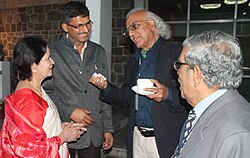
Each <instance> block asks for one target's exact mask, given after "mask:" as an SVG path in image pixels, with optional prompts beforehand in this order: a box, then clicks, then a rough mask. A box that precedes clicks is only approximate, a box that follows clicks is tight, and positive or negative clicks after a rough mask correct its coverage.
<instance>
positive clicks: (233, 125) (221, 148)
mask: <svg viewBox="0 0 250 158" xmlns="http://www.w3.org/2000/svg"><path fill="white" fill-rule="evenodd" d="M249 157H250V104H249V103H248V102H247V101H246V100H245V99H244V98H243V97H242V96H241V95H240V94H239V93H238V92H237V90H229V91H228V92H226V93H225V94H224V95H222V96H221V97H220V98H218V99H217V100H216V101H215V102H214V103H212V104H211V105H210V107H208V109H207V110H206V111H205V112H204V113H203V114H202V116H201V117H200V118H199V120H198V122H197V123H196V124H195V126H194V128H193V131H192V133H191V135H190V137H189V139H188V141H187V143H186V144H185V146H184V148H183V150H182V152H181V154H180V155H179V158H249Z"/></svg>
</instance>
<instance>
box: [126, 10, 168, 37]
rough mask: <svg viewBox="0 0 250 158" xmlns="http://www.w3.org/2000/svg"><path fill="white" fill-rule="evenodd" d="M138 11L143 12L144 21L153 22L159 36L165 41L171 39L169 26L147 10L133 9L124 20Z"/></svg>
mask: <svg viewBox="0 0 250 158" xmlns="http://www.w3.org/2000/svg"><path fill="white" fill-rule="evenodd" d="M138 11H145V13H146V19H148V20H153V21H154V22H155V25H156V28H157V30H158V32H159V35H160V36H161V37H162V38H164V39H166V40H168V39H170V37H171V29H170V26H169V25H168V24H167V23H165V22H164V20H163V19H162V18H161V17H159V16H158V15H156V14H155V13H153V12H151V11H149V10H146V9H144V8H134V9H132V10H130V11H129V12H128V14H127V16H126V18H128V17H129V15H131V14H133V13H135V12H138Z"/></svg>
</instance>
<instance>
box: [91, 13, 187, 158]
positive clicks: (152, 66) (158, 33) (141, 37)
mask: <svg viewBox="0 0 250 158" xmlns="http://www.w3.org/2000/svg"><path fill="white" fill-rule="evenodd" d="M126 27H127V33H126V34H127V36H129V37H130V39H131V40H132V41H133V42H134V43H135V45H136V46H137V48H138V49H136V52H135V55H134V56H133V57H132V58H131V60H130V61H129V62H128V63H127V65H126V72H125V78H124V84H123V85H122V87H121V88H117V87H116V86H115V85H113V84H111V83H110V82H108V81H107V80H104V78H103V77H102V76H101V75H99V76H93V77H92V78H90V82H91V83H93V84H94V85H96V86H97V87H98V88H100V89H102V90H101V94H100V98H101V100H103V101H105V102H107V103H110V104H114V105H119V106H121V107H130V117H129V123H128V134H127V149H128V158H131V157H134V158H145V157H148V158H150V157H152V158H157V157H162V158H170V157H171V155H172V154H173V153H174V150H175V146H176V145H177V144H178V138H179V134H180V131H181V127H182V125H183V123H184V121H185V117H186V116H187V109H186V108H188V107H186V106H185V101H184V100H182V99H181V97H180V96H179V94H180V93H179V88H178V82H177V79H176V77H177V74H174V73H176V72H175V71H174V69H173V66H172V63H173V62H174V61H175V60H176V59H177V58H178V56H179V54H180V52H181V48H182V47H181V44H180V43H178V42H171V41H170V40H168V39H169V38H170V28H169V26H168V25H167V24H165V23H164V21H163V20H162V19H161V18H160V17H159V16H157V15H155V14H154V13H152V12H150V11H148V10H144V9H133V10H131V11H130V12H129V13H128V15H127V20H126ZM164 38H165V39H164ZM138 78H148V79H152V82H153V83H154V84H155V86H156V88H147V89H145V90H146V91H149V93H150V92H152V94H149V95H140V94H136V92H134V91H133V90H131V88H132V87H133V86H135V85H136V84H137V83H136V82H137V79H138ZM186 105H187V104H186Z"/></svg>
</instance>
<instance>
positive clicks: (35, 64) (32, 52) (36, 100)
mask: <svg viewBox="0 0 250 158" xmlns="http://www.w3.org/2000/svg"><path fill="white" fill-rule="evenodd" d="M53 65H54V61H53V60H52V59H51V57H50V51H49V48H48V46H47V42H46V41H44V40H43V39H41V38H39V37H26V38H23V39H22V40H21V41H20V42H18V43H17V45H16V47H15V49H14V53H13V66H14V67H13V68H14V71H15V74H16V77H17V78H18V80H19V82H18V84H17V87H16V90H15V92H14V93H13V94H11V95H8V96H7V97H6V98H5V102H4V106H5V107H4V108H5V118H4V123H3V126H2V130H1V133H0V158H14V157H25V158H27V157H30V158H31V157H32V158H60V157H61V158H69V153H68V149H67V142H70V141H76V140H77V138H79V137H80V135H81V134H83V133H84V131H85V130H86V129H85V128H83V125H82V124H75V123H63V124H61V120H60V117H59V114H58V111H57V109H56V106H55V105H54V103H53V102H52V101H51V99H50V98H49V97H48V95H47V94H46V92H45V91H44V90H43V88H42V87H41V83H42V81H43V80H44V79H45V78H47V77H49V76H51V75H52V68H53Z"/></svg>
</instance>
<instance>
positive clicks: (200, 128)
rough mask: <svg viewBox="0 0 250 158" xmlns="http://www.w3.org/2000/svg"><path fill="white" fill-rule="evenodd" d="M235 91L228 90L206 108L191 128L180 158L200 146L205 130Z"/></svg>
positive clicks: (186, 156)
mask: <svg viewBox="0 0 250 158" xmlns="http://www.w3.org/2000/svg"><path fill="white" fill-rule="evenodd" d="M235 91H236V90H229V91H228V92H226V93H225V94H223V95H222V96H221V97H220V98H218V99H217V100H215V101H214V102H213V103H212V104H211V105H210V106H209V107H208V109H207V110H206V111H205V113H203V114H202V116H201V117H200V118H199V120H198V122H197V123H196V124H195V126H194V128H193V131H192V133H191V135H190V137H189V139H188V141H187V143H186V144H185V146H184V148H183V150H182V152H181V154H180V158H188V157H190V156H191V155H192V153H193V152H194V151H195V150H196V149H197V148H198V147H199V146H200V144H201V143H202V142H203V141H204V138H205V137H204V133H205V131H206V128H207V127H208V126H209V125H210V123H211V122H212V121H213V118H215V117H216V116H217V114H218V113H220V111H221V110H223V109H224V108H225V106H226V105H227V104H228V99H227V98H230V97H231V98H232V97H233V95H234V93H235ZM201 154H202V153H201Z"/></svg>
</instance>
